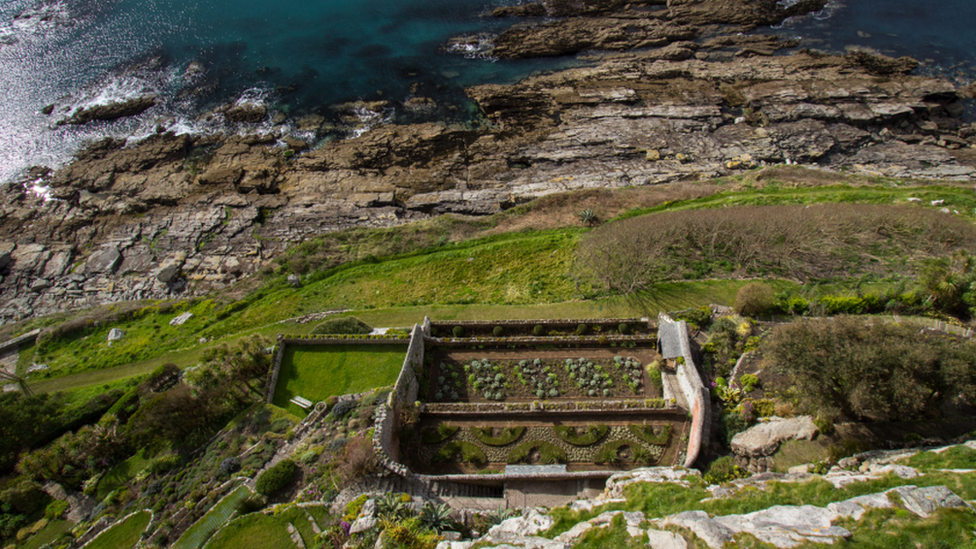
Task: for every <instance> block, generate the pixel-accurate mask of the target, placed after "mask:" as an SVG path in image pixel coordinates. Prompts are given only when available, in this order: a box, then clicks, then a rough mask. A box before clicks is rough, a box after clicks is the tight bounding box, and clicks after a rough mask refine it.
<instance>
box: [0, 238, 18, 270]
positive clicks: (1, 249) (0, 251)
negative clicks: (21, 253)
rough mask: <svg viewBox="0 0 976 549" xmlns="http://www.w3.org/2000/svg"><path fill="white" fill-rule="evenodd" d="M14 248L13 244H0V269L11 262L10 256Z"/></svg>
mask: <svg viewBox="0 0 976 549" xmlns="http://www.w3.org/2000/svg"><path fill="white" fill-rule="evenodd" d="M16 247H17V245H16V244H14V243H13V242H0V269H5V268H6V267H7V265H10V263H11V262H12V261H13V259H12V258H11V257H10V254H11V253H13V251H14V249H15V248H16Z"/></svg>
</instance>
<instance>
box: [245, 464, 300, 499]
mask: <svg viewBox="0 0 976 549" xmlns="http://www.w3.org/2000/svg"><path fill="white" fill-rule="evenodd" d="M295 469H296V467H295V462H294V461H292V460H290V459H285V460H282V461H279V462H278V464H277V465H274V466H273V467H271V468H270V469H268V470H266V471H265V472H263V473H261V475H260V476H258V480H257V482H256V483H255V486H254V488H255V490H257V492H258V493H259V494H261V495H264V496H270V495H272V494H274V493H275V492H278V491H280V490H282V489H283V488H284V487H285V486H288V484H289V483H290V482H291V479H292V477H294V476H295Z"/></svg>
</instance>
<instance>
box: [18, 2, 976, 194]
mask: <svg viewBox="0 0 976 549" xmlns="http://www.w3.org/2000/svg"><path fill="white" fill-rule="evenodd" d="M518 1H521V0H358V1H354V2H350V1H348V0H341V1H340V0H319V1H318V2H300V1H297V0H277V1H274V2H269V1H267V0H234V1H231V0H208V1H206V2H188V1H186V0H56V1H51V0H43V1H42V2H40V3H39V2H38V1H37V0H0V90H2V93H3V97H2V100H0V181H7V180H10V179H11V178H14V177H16V176H17V175H18V174H19V173H21V172H22V171H23V170H24V169H25V168H27V167H30V166H34V165H47V166H51V167H57V166H59V165H62V164H63V163H64V162H66V161H67V160H68V159H69V158H70V156H71V154H72V153H73V152H75V151H76V150H77V149H78V148H79V147H80V146H81V144H82V143H84V142H85V141H87V140H90V139H96V138H99V137H103V136H106V135H111V136H114V137H120V138H128V139H131V140H138V139H141V138H144V137H145V136H147V135H150V134H151V133H152V132H154V131H155V129H156V127H157V126H159V125H162V126H163V127H165V128H166V129H169V130H172V131H177V132H197V133H205V132H213V131H249V130H250V131H253V130H255V129H262V128H260V127H255V126H249V127H243V126H235V125H233V124H228V123H226V122H224V121H222V119H221V118H220V117H217V118H212V119H210V120H206V119H203V118H202V117H201V115H202V114H203V113H206V112H209V111H211V110H212V109H214V108H215V107H218V106H221V105H226V104H232V103H235V102H242V101H244V102H260V103H263V104H265V105H267V107H268V108H269V111H270V112H271V113H279V112H280V113H282V114H284V115H286V116H287V117H288V122H286V124H288V125H289V127H290V128H291V129H292V133H293V134H295V135H298V136H300V137H304V138H314V137H315V136H314V135H313V134H311V133H310V132H305V133H304V134H303V133H302V132H301V131H299V129H298V127H297V124H296V123H295V121H296V120H297V119H299V118H301V117H303V116H306V115H309V114H318V115H321V116H324V117H325V118H326V120H327V121H328V122H335V123H337V129H336V131H335V132H332V133H331V134H329V135H322V134H319V136H318V137H319V138H325V139H331V138H336V137H343V136H348V135H350V134H354V131H355V128H350V126H349V125H350V122H349V117H350V116H351V117H353V118H355V117H356V116H359V117H360V118H361V120H360V124H358V126H357V125H356V124H353V125H354V126H356V127H358V128H359V131H361V130H362V128H364V127H367V126H368V124H370V123H382V122H383V121H393V122H406V121H417V120H425V119H429V120H444V119H447V120H452V121H456V122H465V121H469V120H471V119H472V117H473V116H474V115H473V112H472V106H471V105H470V103H469V102H467V101H466V100H465V97H464V94H463V88H464V87H465V86H468V85H472V84H479V83H507V82H513V81H516V80H518V79H519V78H522V77H524V76H527V75H529V74H531V73H532V72H535V71H542V70H555V69H559V68H563V67H566V66H570V65H572V64H574V63H577V61H576V60H574V59H546V60H537V61H499V60H494V59H491V58H490V57H487V56H485V55H484V54H483V52H482V51H481V50H479V49H478V48H477V47H470V48H455V49H453V50H452V49H451V48H448V47H447V43H448V40H449V39H450V38H451V37H453V36H458V35H471V36H478V35H484V36H490V35H492V34H493V33H497V32H500V31H501V30H503V29H504V28H506V27H507V26H509V25H510V24H512V23H513V21H512V20H504V19H494V18H491V17H489V16H487V14H488V13H490V11H491V10H492V9H493V8H495V7H497V6H500V5H505V4H511V3H514V2H518ZM784 1H789V0H784ZM974 21H976V0H944V1H943V2H939V3H938V4H932V3H924V2H918V1H917V0H886V1H880V0H860V1H856V0H848V1H847V3H846V4H840V3H832V4H831V5H830V6H828V8H827V9H825V10H824V11H823V12H821V13H818V14H816V15H814V16H806V17H802V18H797V19H794V20H790V21H787V22H786V23H784V24H783V25H781V26H779V27H778V28H775V29H766V30H765V31H766V32H775V33H780V34H784V35H788V36H794V37H800V38H801V44H802V47H812V48H816V49H821V50H826V51H843V50H844V49H845V48H848V47H861V48H870V49H873V50H877V51H880V52H882V53H886V54H890V55H911V56H913V57H916V58H917V59H919V60H921V61H923V62H924V63H925V65H924V66H923V67H922V68H921V69H920V71H923V72H926V73H929V74H938V75H940V76H945V77H950V78H952V79H954V80H956V81H957V82H960V83H968V82H970V81H972V75H973V74H974V73H976V66H974V65H976V59H974V57H973V52H974V51H976V33H974V32H972V29H971V27H972V26H973V22H974ZM146 94H153V95H156V96H157V98H158V99H159V103H158V104H157V105H156V106H155V107H153V108H152V109H150V110H149V111H147V112H145V113H143V114H142V115H139V116H136V117H130V118H125V119H119V120H115V121H111V122H93V123H89V124H86V125H84V126H72V125H58V124H57V121H58V120H61V119H64V118H66V117H67V116H68V115H69V114H70V113H71V112H72V111H74V110H75V109H78V108H81V107H85V106H92V105H98V104H107V103H111V102H115V101H119V100H123V99H126V98H133V97H139V96H142V95H146ZM415 96H416V97H427V98H431V99H433V101H434V103H435V104H436V107H435V108H432V109H428V110H420V111H417V110H410V109H406V108H404V107H403V104H404V102H405V101H407V100H408V99H410V98H411V97H415ZM357 100H362V101H387V102H388V104H387V106H386V107H385V108H383V109H380V110H379V112H376V113H368V112H365V111H355V110H349V109H346V110H345V115H346V118H345V119H342V120H340V113H341V112H342V110H341V109H336V108H335V106H336V105H338V104H342V103H347V102H352V101H357ZM48 105H54V113H53V114H52V115H45V114H42V112H41V111H42V109H43V108H44V107H46V106H48ZM343 124H344V125H343ZM259 126H261V125H259ZM264 126H265V127H264V128H263V129H270V128H271V122H270V117H269V121H267V122H265V123H264Z"/></svg>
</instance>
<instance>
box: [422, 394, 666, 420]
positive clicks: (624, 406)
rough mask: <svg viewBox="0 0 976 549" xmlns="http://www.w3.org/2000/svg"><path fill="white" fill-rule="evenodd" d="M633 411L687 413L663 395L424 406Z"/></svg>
mask: <svg viewBox="0 0 976 549" xmlns="http://www.w3.org/2000/svg"><path fill="white" fill-rule="evenodd" d="M631 412H661V413H679V414H684V413H685V412H684V410H681V409H680V408H678V407H677V405H676V403H675V402H673V401H670V400H664V399H660V398H653V399H643V400H637V399H632V400H594V401H568V402H562V401H560V402H547V401H545V400H542V401H536V402H479V403H471V402H437V403H428V404H425V405H424V408H423V413H424V414H429V415H437V416H441V415H472V414H492V415H501V414H506V413H509V414H527V413H544V414H573V415H577V414H580V413H587V414H621V413H631Z"/></svg>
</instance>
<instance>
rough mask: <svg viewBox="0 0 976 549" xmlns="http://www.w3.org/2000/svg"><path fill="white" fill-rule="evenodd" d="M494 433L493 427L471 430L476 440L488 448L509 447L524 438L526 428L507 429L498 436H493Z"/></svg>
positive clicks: (473, 428)
mask: <svg viewBox="0 0 976 549" xmlns="http://www.w3.org/2000/svg"><path fill="white" fill-rule="evenodd" d="M493 431H494V429H493V428H492V427H472V428H471V433H472V434H474V436H475V438H477V439H478V440H480V441H481V442H483V443H484V444H487V445H488V446H508V445H509V444H511V443H513V442H515V441H516V440H518V439H519V438H520V437H521V436H522V433H524V432H525V427H506V428H504V429H502V430H501V432H500V433H499V434H497V435H495V434H493Z"/></svg>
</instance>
